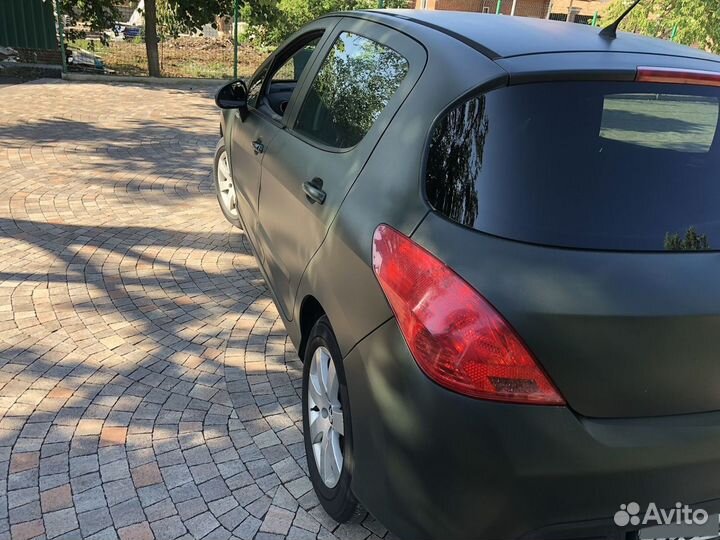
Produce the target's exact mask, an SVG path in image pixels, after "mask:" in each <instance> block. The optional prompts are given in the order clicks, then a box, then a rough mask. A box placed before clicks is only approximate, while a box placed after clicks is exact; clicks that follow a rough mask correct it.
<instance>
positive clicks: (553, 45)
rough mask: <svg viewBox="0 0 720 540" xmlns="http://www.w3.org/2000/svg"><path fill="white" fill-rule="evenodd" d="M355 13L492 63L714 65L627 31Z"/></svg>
mask: <svg viewBox="0 0 720 540" xmlns="http://www.w3.org/2000/svg"><path fill="white" fill-rule="evenodd" d="M353 13H354V14H356V13H358V12H353ZM360 13H364V14H365V15H366V16H368V17H369V18H373V19H376V17H377V18H379V19H385V22H388V19H390V18H393V17H395V18H401V19H405V20H409V21H412V22H415V23H418V24H420V25H422V26H424V27H426V28H432V29H435V30H438V31H441V32H444V33H445V34H448V35H450V36H453V37H455V38H457V39H458V40H460V41H462V42H464V43H466V44H468V45H470V46H474V47H475V48H476V49H478V50H480V51H481V52H483V53H484V54H485V55H486V56H488V57H489V58H492V59H494V60H496V59H500V58H511V57H515V56H525V55H531V54H550V53H568V52H623V53H641V54H657V55H666V56H681V57H687V58H698V59H703V60H711V61H715V62H718V61H720V57H718V56H716V55H714V54H710V53H706V52H704V51H701V50H698V49H694V48H692V47H686V46H684V45H678V44H677V43H673V42H671V41H667V40H662V39H655V38H649V37H645V36H639V35H636V34H631V33H627V32H618V34H617V38H615V39H608V38H606V37H603V36H600V35H599V28H596V27H592V26H590V25H587V24H573V23H567V22H563V21H550V20H546V19H535V18H531V17H511V16H508V15H491V14H487V13H475V12H465V11H436V10H419V9H416V10H412V9H389V10H370V11H364V12H360ZM345 14H347V12H346V13H345ZM376 20H377V19H376Z"/></svg>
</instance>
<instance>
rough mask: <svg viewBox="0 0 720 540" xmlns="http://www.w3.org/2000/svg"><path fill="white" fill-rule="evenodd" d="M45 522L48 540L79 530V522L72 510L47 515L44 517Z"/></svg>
mask: <svg viewBox="0 0 720 540" xmlns="http://www.w3.org/2000/svg"><path fill="white" fill-rule="evenodd" d="M43 521H44V522H45V534H46V536H47V537H48V538H56V537H58V536H60V535H62V534H64V533H66V532H70V531H72V530H74V529H77V528H78V521H77V518H76V517H75V511H74V510H73V509H72V508H68V509H66V510H58V511H57V512H50V513H46V514H44V515H43Z"/></svg>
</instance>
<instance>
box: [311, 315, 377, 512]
mask: <svg viewBox="0 0 720 540" xmlns="http://www.w3.org/2000/svg"><path fill="white" fill-rule="evenodd" d="M321 346H324V347H326V348H327V349H328V350H329V351H330V355H331V356H332V361H333V363H334V364H335V369H336V371H337V374H338V380H339V382H340V400H341V403H342V408H343V423H344V431H345V436H344V437H343V438H342V441H341V447H342V449H343V469H342V472H341V473H340V479H339V480H338V482H337V484H336V485H335V487H333V488H329V487H328V486H326V485H325V483H324V482H323V480H322V478H321V477H320V473H319V472H318V468H317V465H316V463H315V458H314V457H313V451H312V443H311V441H310V435H309V434H310V428H309V419H308V414H307V410H308V409H307V407H308V384H309V379H310V364H311V362H312V357H313V354H314V353H315V351H316V350H317V349H318V347H321ZM302 407H303V438H304V440H305V454H306V455H307V464H308V469H309V471H310V481H311V482H312V485H313V488H314V489H315V494H316V495H317V497H318V499H319V500H320V504H322V507H323V508H324V509H325V511H326V512H327V513H328V515H329V516H330V517H331V518H333V519H334V520H335V521H337V522H338V523H348V522H350V523H358V522H360V521H362V519H363V518H364V517H365V516H366V515H367V512H365V510H364V509H363V508H362V506H361V505H360V504H359V503H358V501H357V499H356V498H355V495H354V494H353V492H352V490H351V488H350V484H351V480H352V471H353V463H354V461H353V452H352V448H353V447H352V431H351V428H350V407H349V399H348V392H347V382H346V379H345V370H344V368H343V365H342V355H341V354H340V347H339V346H338V343H337V340H336V339H335V333H334V332H333V330H332V327H331V326H330V321H329V320H328V318H327V317H326V316H323V317H321V318H320V319H318V321H317V322H316V323H315V326H313V328H312V330H311V331H310V335H309V337H308V343H307V347H306V349H305V358H304V365H303V385H302Z"/></svg>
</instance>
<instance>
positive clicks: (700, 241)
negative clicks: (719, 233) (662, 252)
mask: <svg viewBox="0 0 720 540" xmlns="http://www.w3.org/2000/svg"><path fill="white" fill-rule="evenodd" d="M665 249H666V250H667V251H707V250H708V249H710V243H709V242H708V239H707V236H705V235H704V234H698V232H697V231H696V230H695V227H690V228H689V229H688V230H687V232H686V233H685V238H682V237H681V236H680V235H679V234H677V233H667V234H666V235H665Z"/></svg>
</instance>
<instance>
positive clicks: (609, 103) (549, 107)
mask: <svg viewBox="0 0 720 540" xmlns="http://www.w3.org/2000/svg"><path fill="white" fill-rule="evenodd" d="M719 97H720V92H718V89H717V88H707V87H691V86H681V85H664V84H639V83H609V82H608V83H597V82H565V83H538V84H528V85H522V86H514V87H512V86H511V87H507V88H503V89H499V90H495V91H492V92H489V93H487V94H485V95H481V96H477V97H475V98H472V99H470V100H468V101H466V102H465V103H462V104H461V105H459V106H457V107H455V108H453V109H452V110H451V111H450V112H448V114H446V115H445V116H444V117H443V118H442V119H441V121H440V122H439V123H438V124H437V126H436V128H435V130H434V132H433V136H432V139H431V145H430V151H429V155H428V162H427V181H426V193H427V197H428V200H429V202H430V203H431V204H432V205H433V207H434V208H435V209H436V210H437V211H439V212H440V213H442V214H444V215H445V216H447V217H448V218H450V219H452V220H453V221H456V222H458V223H461V224H463V225H465V226H468V227H472V228H475V229H477V230H480V231H484V232H487V233H490V234H494V235H498V236H502V237H505V238H511V239H515V240H521V241H526V242H533V243H539V244H546V245H555V246H566V247H577V248H589V249H613V250H651V251H660V250H694V249H715V248H718V246H720V153H719V152H720V150H719V149H718V146H719V145H720V143H719V142H718V137H717V136H716V133H717V125H718V116H719V114H718V111H719V110H720V105H719V99H718V98H719Z"/></svg>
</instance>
